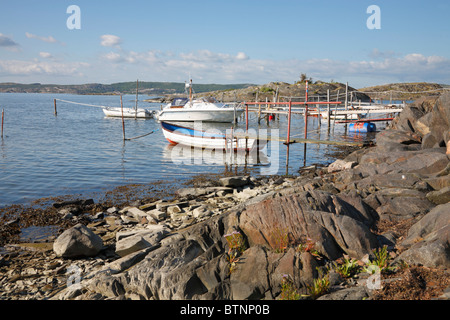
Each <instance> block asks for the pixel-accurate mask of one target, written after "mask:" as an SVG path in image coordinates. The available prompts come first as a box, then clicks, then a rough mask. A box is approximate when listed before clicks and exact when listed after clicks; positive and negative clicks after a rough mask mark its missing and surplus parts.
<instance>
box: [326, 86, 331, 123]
mask: <svg viewBox="0 0 450 320" xmlns="http://www.w3.org/2000/svg"><path fill="white" fill-rule="evenodd" d="M327 101H328V102H330V89H327ZM327 113H328V130H330V124H331V119H330V117H331V114H330V104H328V105H327Z"/></svg>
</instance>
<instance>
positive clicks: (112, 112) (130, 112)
mask: <svg viewBox="0 0 450 320" xmlns="http://www.w3.org/2000/svg"><path fill="white" fill-rule="evenodd" d="M103 113H104V114H105V116H107V117H119V118H121V117H122V109H121V108H103ZM123 117H124V118H152V117H153V113H152V112H151V111H149V110H146V109H137V112H136V110H135V109H131V108H124V109H123Z"/></svg>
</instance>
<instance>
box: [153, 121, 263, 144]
mask: <svg viewBox="0 0 450 320" xmlns="http://www.w3.org/2000/svg"><path fill="white" fill-rule="evenodd" d="M161 127H162V131H163V134H164V137H165V138H166V139H167V140H168V141H169V142H170V143H171V144H174V145H176V144H180V145H183V146H188V147H194V148H202V149H216V150H234V151H237V150H254V149H257V150H261V149H263V148H264V147H265V145H266V144H267V141H266V140H260V139H255V138H247V139H245V138H236V137H234V138H233V139H231V136H226V135H225V134H223V133H221V132H218V131H214V130H213V131H201V130H196V129H192V128H188V127H183V126H179V125H174V124H171V123H168V122H164V121H162V122H161Z"/></svg>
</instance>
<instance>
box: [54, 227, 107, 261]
mask: <svg viewBox="0 0 450 320" xmlns="http://www.w3.org/2000/svg"><path fill="white" fill-rule="evenodd" d="M102 249H103V241H102V239H101V238H100V237H99V236H98V235H96V234H95V233H93V232H92V231H91V230H90V229H89V228H88V227H86V226H84V225H82V224H81V223H79V224H77V225H75V226H74V227H72V228H70V229H67V230H66V231H64V232H63V233H62V234H61V235H60V236H59V237H58V238H57V239H56V240H55V242H54V244H53V251H54V252H55V253H56V255H57V256H59V257H63V258H79V257H92V256H95V255H97V254H98V253H99V252H100V250H102Z"/></svg>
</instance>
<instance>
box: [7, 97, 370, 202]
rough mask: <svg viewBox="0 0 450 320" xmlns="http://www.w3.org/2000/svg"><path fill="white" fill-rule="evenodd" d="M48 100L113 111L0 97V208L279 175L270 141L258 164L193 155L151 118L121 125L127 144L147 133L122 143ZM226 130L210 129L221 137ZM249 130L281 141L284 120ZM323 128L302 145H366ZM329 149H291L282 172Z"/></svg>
mask: <svg viewBox="0 0 450 320" xmlns="http://www.w3.org/2000/svg"><path fill="white" fill-rule="evenodd" d="M55 98H56V99H62V100H68V101H74V102H78V103H83V104H91V105H95V106H111V107H120V97H119V96H117V95H70V94H33V93H28V94H27V93H0V111H1V109H4V115H5V117H4V132H3V138H0V207H4V206H7V205H11V204H24V203H27V202H30V201H33V200H35V199H38V198H44V197H52V196H59V195H68V194H69V195H70V194H79V195H81V196H86V197H88V196H89V195H90V194H91V193H95V192H104V191H107V190H110V189H112V188H115V187H117V186H122V185H127V184H151V183H154V182H156V181H161V180H173V181H178V180H180V181H181V180H186V179H188V178H190V177H192V176H194V175H196V174H199V173H222V172H224V170H226V169H230V164H232V165H234V166H235V167H240V168H242V167H244V166H248V167H253V169H256V170H253V172H255V173H256V174H258V172H265V173H270V174H285V173H286V146H285V145H284V144H283V143H282V142H280V141H278V140H277V141H276V142H274V141H272V142H269V144H268V146H267V147H266V148H265V150H264V151H263V153H262V154H261V157H259V156H258V157H257V158H258V159H246V160H242V159H237V157H235V156H234V157H227V156H226V155H225V156H223V155H221V154H217V153H211V152H210V151H203V152H200V153H198V152H191V150H190V149H186V148H181V147H173V146H171V145H169V143H168V142H167V140H165V138H164V136H163V133H162V131H161V129H160V124H159V123H158V122H157V121H156V120H155V119H146V120H144V119H125V120H124V123H125V136H126V137H127V138H131V137H136V136H139V135H144V134H146V133H149V132H152V131H154V132H153V133H152V134H150V135H147V136H145V137H142V138H139V139H135V140H131V141H124V140H123V128H122V120H121V119H120V118H107V117H105V115H104V113H103V111H102V109H101V108H100V107H95V106H85V105H76V104H69V103H66V102H61V101H59V100H57V115H55V114H54V104H53V99H55ZM139 98H140V101H138V107H139V108H146V109H151V110H159V109H160V107H161V104H159V103H147V102H144V101H142V100H143V99H145V98H147V97H146V96H140V97H139ZM134 99H135V96H134V95H125V96H123V104H124V107H127V108H131V107H134V106H135V100H134ZM291 123H292V128H291V137H292V138H302V137H303V136H304V135H303V132H304V120H303V117H302V116H301V115H292V118H291ZM231 125H232V124H216V125H214V124H213V125H212V126H217V127H216V129H217V130H221V131H223V132H224V133H225V130H227V129H230V128H231ZM209 126H211V124H209ZM377 126H378V124H377ZM206 128H210V127H208V126H206ZM249 128H251V129H253V130H254V132H256V133H258V132H259V130H266V132H267V135H268V136H273V137H274V138H276V137H275V136H276V135H277V136H278V138H279V139H280V140H281V139H285V138H286V134H287V116H286V115H279V116H276V117H275V120H271V121H266V120H264V119H263V120H262V121H261V122H260V123H259V124H258V121H257V114H256V113H250V115H249ZM235 129H236V130H241V131H242V130H244V129H245V117H241V118H240V119H239V121H238V124H237V126H236V128H235ZM330 129H331V130H328V129H327V125H326V122H322V126H321V128H320V129H319V128H318V119H317V118H312V117H311V118H310V119H309V121H308V132H309V133H308V138H311V139H322V140H346V141H350V142H351V141H360V140H361V139H366V136H364V135H357V134H356V135H355V134H348V135H347V134H346V133H345V132H344V131H343V125H342V124H341V125H338V124H337V125H336V127H332V128H330ZM334 150H337V147H336V146H330V145H321V144H316V145H313V144H310V145H308V147H307V153H306V155H307V156H306V159H305V158H304V145H303V144H292V145H290V148H289V166H288V173H289V174H297V172H298V169H299V168H300V167H302V166H305V165H306V166H308V165H311V164H316V163H317V164H328V163H331V162H332V161H334V158H333V151H334ZM233 158H234V159H233ZM233 161H234V162H233ZM269 168H270V170H268V169H269ZM264 169H266V171H264Z"/></svg>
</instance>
